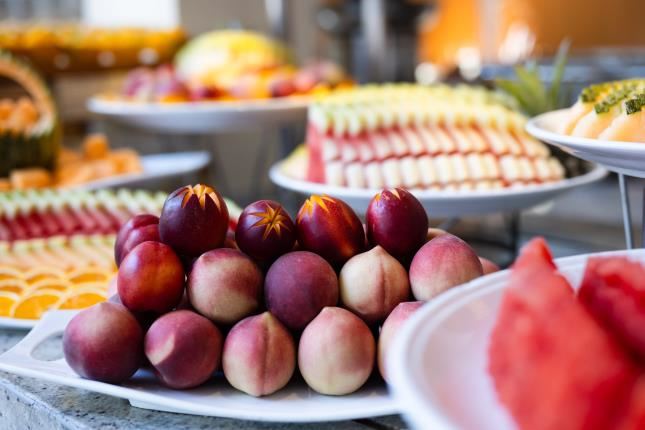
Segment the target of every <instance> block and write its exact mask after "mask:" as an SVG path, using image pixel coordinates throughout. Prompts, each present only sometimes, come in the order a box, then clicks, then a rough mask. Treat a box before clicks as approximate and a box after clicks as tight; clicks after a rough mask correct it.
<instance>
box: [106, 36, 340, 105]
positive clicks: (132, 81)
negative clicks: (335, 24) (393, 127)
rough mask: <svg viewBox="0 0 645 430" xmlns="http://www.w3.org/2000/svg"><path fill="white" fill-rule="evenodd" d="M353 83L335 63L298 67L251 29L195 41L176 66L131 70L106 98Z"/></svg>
mask: <svg viewBox="0 0 645 430" xmlns="http://www.w3.org/2000/svg"><path fill="white" fill-rule="evenodd" d="M351 84H352V83H351V80H350V79H349V77H348V76H347V75H346V74H345V73H344V71H343V70H342V69H341V68H340V67H339V66H337V65H335V64H333V63H329V62H315V63H310V64H307V65H305V66H304V67H301V68H299V67H297V66H295V65H294V64H293V61H292V60H291V56H290V53H289V51H288V50H287V48H286V47H285V46H284V45H282V44H281V43H280V42H278V41H275V40H272V39H270V38H268V37H266V36H263V35H261V34H258V33H254V32H250V31H242V30H224V31H214V32H210V33H206V34H202V35H201V36H198V37H196V38H194V39H192V40H191V41H189V42H188V43H187V44H186V45H184V47H183V48H182V49H181V50H180V51H179V52H178V53H177V55H176V56H175V58H174V63H173V64H164V65H162V66H159V67H157V68H139V69H135V70H133V71H131V72H130V73H129V74H128V76H127V77H126V79H125V82H124V84H123V90H122V93H121V94H120V95H116V96H115V95H109V94H107V95H105V97H107V98H108V99H111V98H117V99H122V98H125V99H126V100H130V101H139V102H162V103H172V102H186V101H204V100H221V101H226V100H249V99H252V100H255V99H270V98H275V97H287V96H298V95H309V94H321V93H327V92H329V91H330V90H332V89H334V88H337V87H344V86H350V85H351Z"/></svg>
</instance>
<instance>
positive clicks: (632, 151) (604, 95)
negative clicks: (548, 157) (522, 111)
mask: <svg viewBox="0 0 645 430" xmlns="http://www.w3.org/2000/svg"><path fill="white" fill-rule="evenodd" d="M643 106H645V80H644V79H630V80H625V81H616V82H606V83H602V84H596V85H592V86H590V87H587V88H585V89H584V90H583V91H582V92H581V94H580V96H579V98H578V101H577V102H576V103H575V104H574V105H573V106H571V107H570V108H568V109H560V110H556V111H552V112H547V113H545V114H542V115H539V116H537V117H535V118H533V119H531V120H530V121H529V122H528V123H527V127H526V129H527V131H528V132H529V133H530V134H532V135H533V136H535V137H536V138H538V139H540V140H543V141H544V142H547V143H550V144H553V145H555V146H558V147H560V148H562V149H563V150H565V151H567V152H569V153H571V154H573V155H575V156H576V157H579V158H582V159H584V160H588V161H592V162H595V163H598V164H600V165H602V166H604V167H606V168H607V169H609V170H611V171H614V172H617V173H622V174H625V175H628V176H635V177H639V178H643V177H645V169H644V168H643V165H644V164H643V163H644V161H645V147H643V143H644V142H645V135H644V134H643V121H644V118H645V113H643V110H642V109H643Z"/></svg>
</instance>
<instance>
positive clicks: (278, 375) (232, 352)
mask: <svg viewBox="0 0 645 430" xmlns="http://www.w3.org/2000/svg"><path fill="white" fill-rule="evenodd" d="M222 367H223V368H224V376H226V379H227V380H228V382H229V383H230V384H231V385H232V386H233V387H235V388H237V389H238V390H240V391H243V392H245V393H247V394H250V395H252V396H256V397H258V396H266V395H269V394H272V393H274V392H276V391H278V390H279V389H281V388H282V387H284V386H285V385H287V383H288V382H289V380H290V379H291V376H292V375H293V372H294V370H295V368H296V345H295V342H294V341H293V338H292V337H291V334H290V333H289V331H288V330H287V329H286V327H285V326H284V325H282V323H281V322H280V321H279V320H278V319H277V318H276V317H274V316H273V315H271V313H269V312H264V313H262V314H260V315H255V316H252V317H248V318H245V319H243V320H242V321H240V322H238V323H237V324H235V326H234V327H233V328H232V329H231V331H230V332H229V333H228V335H227V336H226V340H225V341H224V351H223V352H222Z"/></svg>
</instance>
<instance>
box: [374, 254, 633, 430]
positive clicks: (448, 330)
mask: <svg viewBox="0 0 645 430" xmlns="http://www.w3.org/2000/svg"><path fill="white" fill-rule="evenodd" d="M597 255H625V256H629V257H631V258H633V259H636V260H639V261H645V250H644V249H639V250H633V251H613V252H603V253H596V254H585V255H577V256H573V257H567V258H561V259H558V260H556V264H557V266H558V268H559V270H560V272H561V273H562V274H563V275H564V276H565V277H566V278H567V279H568V280H569V282H570V283H571V285H573V286H574V287H575V288H577V287H578V286H579V284H580V281H581V278H582V275H583V271H584V268H585V266H586V262H587V258H589V256H597ZM508 277H509V271H508V270H505V271H503V272H498V273H495V274H492V275H489V276H484V277H482V278H479V279H477V280H475V281H472V282H470V283H468V284H465V285H462V286H460V287H457V288H454V289H452V290H450V291H448V292H447V293H444V294H442V295H441V296H439V297H438V298H437V299H436V300H432V301H431V302H429V303H427V304H426V305H424V306H423V307H422V308H421V309H420V310H419V311H418V312H416V313H415V314H414V315H413V316H412V317H411V318H410V320H409V321H408V322H406V323H405V325H404V326H403V330H402V331H401V335H400V336H399V337H398V338H397V339H396V341H395V343H394V346H393V350H392V352H391V355H390V357H389V360H388V369H387V372H388V375H389V378H390V389H391V392H392V394H393V396H394V397H395V399H396V401H397V403H398V404H399V405H400V407H401V410H402V412H403V413H404V415H405V417H406V419H407V420H408V421H409V422H410V423H411V424H412V425H413V427H414V428H417V429H423V430H425V429H433V430H448V429H451V430H452V429H462V428H469V429H478V430H510V429H515V424H514V423H513V421H512V419H511V417H510V415H509V414H508V413H507V412H506V410H505V409H504V407H503V406H502V405H501V404H500V403H499V402H498V400H497V397H496V393H495V390H494V388H493V384H492V380H491V378H490V376H489V374H488V371H487V369H486V367H487V362H488V354H487V350H488V343H489V336H490V333H491V331H492V328H493V325H494V323H495V321H496V319H497V311H498V307H499V304H500V300H501V298H502V293H503V291H504V288H506V285H507V282H508Z"/></svg>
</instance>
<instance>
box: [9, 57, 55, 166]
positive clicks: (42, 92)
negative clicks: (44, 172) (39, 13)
mask: <svg viewBox="0 0 645 430" xmlns="http://www.w3.org/2000/svg"><path fill="white" fill-rule="evenodd" d="M0 76H3V77H5V78H7V79H10V80H13V81H14V82H16V83H17V84H18V85H20V86H21V87H22V88H23V89H24V90H25V91H26V93H27V94H28V96H29V97H30V98H31V100H32V102H33V103H34V105H35V106H36V108H37V110H38V114H39V119H38V121H37V123H36V124H35V125H34V126H33V127H31V128H30V129H29V130H26V131H19V130H13V129H12V130H9V129H6V130H0V177H2V176H7V175H8V174H9V172H10V171H11V170H13V169H17V168H24V167H45V168H48V169H51V168H53V167H54V163H55V161H56V156H57V154H58V150H59V141H60V127H59V122H58V112H57V110H56V105H55V104H54V101H53V98H52V96H51V93H50V92H49V89H48V88H47V85H46V84H45V82H44V81H43V79H42V78H41V77H40V75H39V74H38V73H37V72H36V71H35V70H34V69H33V68H32V67H31V66H29V65H28V64H27V63H26V62H25V61H23V60H20V59H18V58H17V57H15V56H13V55H12V54H10V53H8V52H6V51H0Z"/></svg>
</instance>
